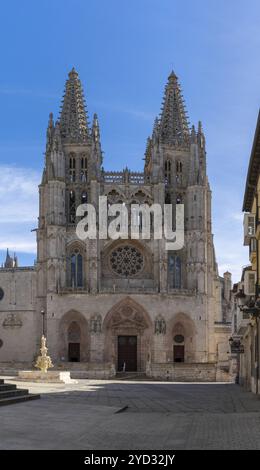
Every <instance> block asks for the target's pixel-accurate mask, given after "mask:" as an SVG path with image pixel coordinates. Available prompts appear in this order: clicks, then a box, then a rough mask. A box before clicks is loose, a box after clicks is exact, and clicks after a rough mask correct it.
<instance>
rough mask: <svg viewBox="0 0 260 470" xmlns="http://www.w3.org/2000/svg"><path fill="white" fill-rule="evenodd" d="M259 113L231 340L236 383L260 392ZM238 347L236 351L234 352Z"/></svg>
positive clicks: (246, 204) (249, 179)
mask: <svg viewBox="0 0 260 470" xmlns="http://www.w3.org/2000/svg"><path fill="white" fill-rule="evenodd" d="M259 208H260V113H259V116H258V120H257V126H256V131H255V136H254V142H253V147H252V152H251V157H250V161H249V167H248V173H247V180H246V187H245V194H244V203H243V211H244V213H245V214H244V245H246V246H248V247H249V260H250V265H249V266H246V267H245V268H244V269H243V271H242V277H241V281H240V282H239V283H238V284H237V285H235V286H234V289H233V296H232V297H233V302H232V304H233V313H232V318H233V320H232V341H231V343H232V342H233V344H234V347H233V352H234V356H233V359H235V362H237V365H236V366H235V367H237V371H238V372H237V376H238V380H239V383H240V384H241V385H244V386H245V387H246V389H247V390H251V391H252V392H254V393H260V378H259V371H260V319H259V317H260V211H259ZM236 348H237V353H236Z"/></svg>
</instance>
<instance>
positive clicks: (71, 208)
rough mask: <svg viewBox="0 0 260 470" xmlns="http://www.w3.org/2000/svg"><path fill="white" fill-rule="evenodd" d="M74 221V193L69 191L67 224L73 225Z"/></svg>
mask: <svg viewBox="0 0 260 470" xmlns="http://www.w3.org/2000/svg"><path fill="white" fill-rule="evenodd" d="M75 220H76V197H75V191H73V190H71V191H69V223H70V224H74V223H75Z"/></svg>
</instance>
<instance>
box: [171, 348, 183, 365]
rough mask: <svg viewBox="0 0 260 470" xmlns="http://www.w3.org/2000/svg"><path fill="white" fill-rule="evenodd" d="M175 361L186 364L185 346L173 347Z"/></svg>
mask: <svg viewBox="0 0 260 470" xmlns="http://www.w3.org/2000/svg"><path fill="white" fill-rule="evenodd" d="M173 360H174V362H184V346H183V345H176V344H175V345H174V346H173Z"/></svg>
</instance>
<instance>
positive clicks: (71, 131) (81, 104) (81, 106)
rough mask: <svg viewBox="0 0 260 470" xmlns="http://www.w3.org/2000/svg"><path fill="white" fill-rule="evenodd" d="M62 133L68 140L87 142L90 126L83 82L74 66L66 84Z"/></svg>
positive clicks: (61, 116) (61, 124) (61, 122)
mask: <svg viewBox="0 0 260 470" xmlns="http://www.w3.org/2000/svg"><path fill="white" fill-rule="evenodd" d="M60 128H61V135H62V137H63V138H65V139H66V141H67V142H70V143H74V142H86V141H87V140H88V138H89V128H88V121H87V113H86V109H85V100H84V96H83V90H82V86H81V82H80V79H79V76H78V73H77V72H76V70H75V68H74V67H73V68H72V70H71V71H70V72H69V78H68V79H67V81H66V84H65V92H64V95H63V100H62V106H61V114H60Z"/></svg>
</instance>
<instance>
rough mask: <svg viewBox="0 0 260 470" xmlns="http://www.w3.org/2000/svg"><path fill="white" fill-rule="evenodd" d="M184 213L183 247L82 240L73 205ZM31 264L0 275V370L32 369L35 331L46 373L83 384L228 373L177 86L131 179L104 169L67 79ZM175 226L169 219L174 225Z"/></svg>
mask: <svg viewBox="0 0 260 470" xmlns="http://www.w3.org/2000/svg"><path fill="white" fill-rule="evenodd" d="M104 195H105V196H107V201H108V204H113V203H123V204H124V205H125V206H126V207H127V208H129V206H130V205H131V204H132V203H137V204H143V203H145V204H148V205H151V204H153V203H157V204H160V205H161V206H163V205H164V204H165V203H172V205H173V208H175V207H176V204H184V211H185V218H184V227H185V241H184V247H183V248H182V249H181V250H179V251H172V252H171V251H166V250H165V240H164V239H161V240H157V239H154V238H153V237H152V238H151V239H149V240H148V239H145V240H143V239H139V240H133V239H118V240H111V239H107V240H105V239H104V240H103V239H86V240H84V241H82V240H80V239H79V238H78V237H77V234H76V224H77V222H78V220H79V217H78V216H77V207H78V206H79V205H80V204H82V203H91V204H93V205H94V206H95V207H96V209H97V211H98V204H99V196H104ZM39 198H40V204H39V225H38V228H37V262H36V264H35V266H33V267H18V260H17V259H15V260H14V259H13V258H12V257H11V256H10V255H9V253H7V257H6V261H5V264H4V266H3V267H2V268H0V367H1V368H4V367H11V366H12V367H14V368H22V367H26V368H28V367H32V366H33V363H34V361H35V356H36V355H37V353H38V348H39V342H40V337H41V333H42V331H43V332H44V334H45V335H46V336H47V344H48V348H49V354H50V356H51V358H52V361H53V363H55V367H57V368H60V369H66V370H75V371H78V373H81V376H82V377H90V378H91V377H99V378H108V377H113V376H115V375H116V374H119V375H120V374H122V373H129V374H131V373H132V374H138V373H139V374H143V375H145V374H146V375H147V376H151V377H157V378H162V379H178V380H219V379H221V378H223V377H225V374H226V371H227V369H228V354H227V351H228V338H229V336H230V307H229V295H230V289H231V275H230V273H228V272H227V273H225V274H224V277H223V278H222V277H220V276H219V275H218V268H217V263H216V259H215V253H214V244H213V235H212V227H211V191H210V186H209V182H208V178H207V166H206V150H205V137H204V133H203V130H202V125H201V123H200V122H199V124H198V127H197V129H195V127H194V126H192V128H191V129H190V128H189V125H188V120H187V116H186V112H185V105H184V102H183V99H182V94H181V89H180V85H179V82H178V78H177V76H176V75H175V74H174V73H173V72H172V73H171V74H170V76H169V78H168V82H167V85H166V87H165V94H164V100H163V105H162V113H161V115H160V117H159V118H156V119H155V123H154V128H153V132H152V135H151V137H149V138H148V140H147V146H146V151H145V158H144V169H143V171H142V172H132V171H130V170H129V169H128V168H125V169H123V171H113V172H111V171H109V172H108V171H105V170H104V168H103V158H102V150H101V140H100V129H99V123H98V118H97V115H96V114H94V117H93V123H92V126H91V127H90V126H89V123H88V116H87V112H86V108H85V104H84V96H83V91H82V86H81V82H80V80H79V77H78V73H77V72H76V71H75V69H72V71H71V72H70V73H69V76H68V80H67V81H66V85H65V94H64V97H63V102H62V109H61V113H60V117H59V120H58V121H57V122H56V123H54V121H53V115H52V114H50V118H49V124H48V129H47V144H46V152H45V166H44V170H43V176H42V181H41V183H40V185H39ZM173 219H174V217H173Z"/></svg>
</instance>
